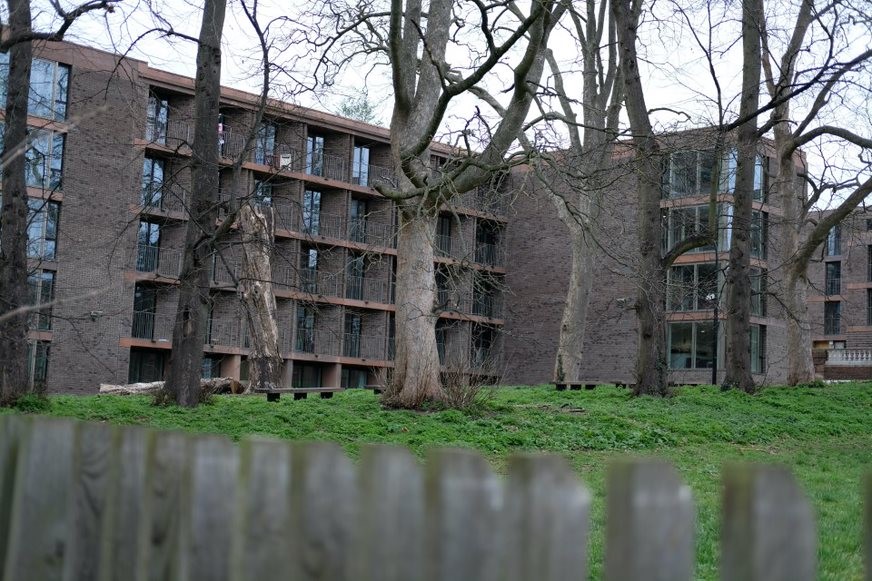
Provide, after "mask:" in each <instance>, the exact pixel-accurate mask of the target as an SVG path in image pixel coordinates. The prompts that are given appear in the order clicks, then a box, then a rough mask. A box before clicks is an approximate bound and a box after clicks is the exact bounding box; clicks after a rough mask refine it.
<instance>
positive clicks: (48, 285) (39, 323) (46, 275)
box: [27, 270, 55, 331]
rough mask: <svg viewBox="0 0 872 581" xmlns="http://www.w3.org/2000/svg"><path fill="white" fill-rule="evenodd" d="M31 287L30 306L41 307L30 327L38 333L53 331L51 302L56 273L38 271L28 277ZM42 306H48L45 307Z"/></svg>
mask: <svg viewBox="0 0 872 581" xmlns="http://www.w3.org/2000/svg"><path fill="white" fill-rule="evenodd" d="M27 282H28V285H29V287H30V301H29V302H30V304H31V305H34V306H38V307H40V309H39V311H37V312H36V313H34V315H33V316H32V317H31V319H30V326H31V328H34V329H36V330H38V331H48V330H50V329H51V313H52V307H51V302H52V301H53V300H54V283H55V273H53V272H51V271H48V270H38V271H36V272H34V273H32V274H30V275H28V277H27ZM42 305H48V306H45V307H43V306H42Z"/></svg>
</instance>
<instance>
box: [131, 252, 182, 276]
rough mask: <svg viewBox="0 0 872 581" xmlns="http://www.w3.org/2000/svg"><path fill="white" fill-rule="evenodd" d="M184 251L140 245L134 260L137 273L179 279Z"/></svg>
mask: <svg viewBox="0 0 872 581" xmlns="http://www.w3.org/2000/svg"><path fill="white" fill-rule="evenodd" d="M182 258H183V255H182V251H181V250H174V249H167V248H161V247H159V246H150V245H147V244H139V245H137V247H136V254H135V255H134V259H133V264H132V266H133V268H134V269H136V271H137V272H147V273H152V274H155V275H157V276H163V277H167V278H179V274H181V272H182Z"/></svg>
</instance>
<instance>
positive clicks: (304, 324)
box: [295, 305, 315, 353]
mask: <svg viewBox="0 0 872 581" xmlns="http://www.w3.org/2000/svg"><path fill="white" fill-rule="evenodd" d="M295 349H296V350H297V351H302V352H304V353H312V352H314V351H315V309H313V308H312V307H309V306H304V305H299V306H297V342H296V345H295Z"/></svg>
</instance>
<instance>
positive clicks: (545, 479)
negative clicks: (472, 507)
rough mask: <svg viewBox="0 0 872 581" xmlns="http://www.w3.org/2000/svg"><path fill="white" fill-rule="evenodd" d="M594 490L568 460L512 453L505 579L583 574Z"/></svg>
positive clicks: (557, 580) (548, 579)
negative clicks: (581, 479) (583, 480)
mask: <svg viewBox="0 0 872 581" xmlns="http://www.w3.org/2000/svg"><path fill="white" fill-rule="evenodd" d="M589 511H590V494H589V493H588V492H587V490H585V488H584V487H583V486H582V485H581V483H580V482H579V481H578V479H577V478H576V477H575V475H574V474H573V473H572V471H571V470H570V469H569V466H568V465H567V463H566V460H564V459H563V458H560V457H557V456H535V455H523V456H514V457H512V458H511V459H510V460H509V476H508V480H507V482H506V500H505V512H506V516H505V518H506V520H505V530H506V533H505V534H506V544H505V547H506V548H505V558H504V560H503V574H502V578H503V579H506V580H507V581H538V580H541V581H568V580H570V579H584V578H585V577H586V565H587V531H588V512H589Z"/></svg>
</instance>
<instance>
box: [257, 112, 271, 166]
mask: <svg viewBox="0 0 872 581" xmlns="http://www.w3.org/2000/svg"><path fill="white" fill-rule="evenodd" d="M275 149H276V126H275V124H274V123H271V122H269V121H263V122H262V123H261V124H260V126H259V127H258V128H257V136H256V138H255V141H254V163H260V164H264V165H272V163H273V155H274V154H275Z"/></svg>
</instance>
